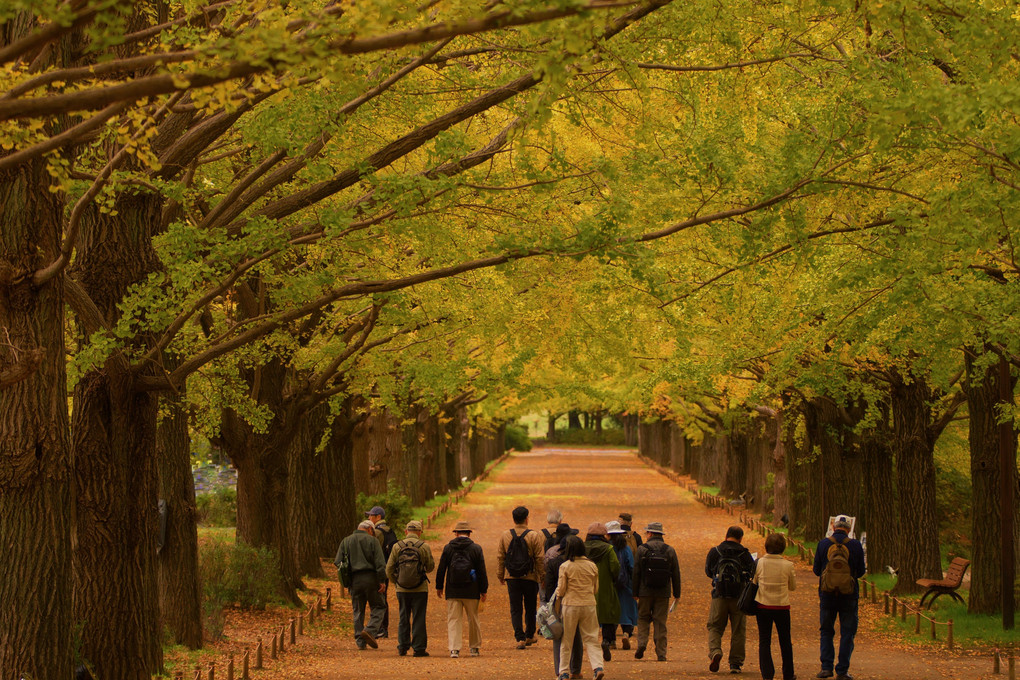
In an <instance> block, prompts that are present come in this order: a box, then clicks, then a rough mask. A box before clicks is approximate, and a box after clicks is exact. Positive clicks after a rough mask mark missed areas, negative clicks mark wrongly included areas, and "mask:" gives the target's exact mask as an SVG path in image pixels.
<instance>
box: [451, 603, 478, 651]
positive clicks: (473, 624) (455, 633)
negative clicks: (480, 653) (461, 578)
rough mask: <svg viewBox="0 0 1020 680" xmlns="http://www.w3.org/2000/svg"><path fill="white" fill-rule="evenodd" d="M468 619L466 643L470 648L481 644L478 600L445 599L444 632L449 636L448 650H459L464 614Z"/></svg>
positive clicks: (462, 634) (461, 640) (462, 637)
mask: <svg viewBox="0 0 1020 680" xmlns="http://www.w3.org/2000/svg"><path fill="white" fill-rule="evenodd" d="M465 615H467V620H468V643H469V646H470V648H471V649H472V650H478V649H479V648H480V647H481V646H482V628H481V626H479V625H478V600H461V599H456V600H447V601H446V632H447V634H448V635H449V638H450V651H451V652H452V651H454V650H458V651H459V650H460V648H461V643H462V642H463V641H464V616H465Z"/></svg>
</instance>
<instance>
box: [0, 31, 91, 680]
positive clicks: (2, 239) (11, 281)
mask: <svg viewBox="0 0 1020 680" xmlns="http://www.w3.org/2000/svg"><path fill="white" fill-rule="evenodd" d="M13 23H15V22H13V21H12V22H9V23H8V25H7V26H0V44H5V43H6V42H8V41H10V40H11V39H12V38H14V37H16V36H12V35H10V34H9V33H8V31H10V30H11V28H12V27H11V24H13ZM45 166H46V163H45V162H38V163H33V164H31V165H28V166H22V167H19V168H17V169H15V170H10V171H7V172H4V173H0V214H2V218H0V536H2V544H3V558H2V561H0V565H2V566H0V676H2V677H3V678H4V680H8V679H15V678H21V677H26V678H29V677H31V678H69V677H71V671H72V669H71V655H72V648H71V647H72V643H71V629H72V621H73V620H74V619H73V618H72V616H71V607H70V602H71V508H72V496H71V484H72V480H71V446H70V442H69V438H68V422H67V398H66V394H67V377H66V375H65V364H66V361H67V359H66V356H65V351H64V294H63V282H62V279H61V277H59V276H58V277H57V278H55V279H53V280H52V281H50V282H48V283H47V284H45V285H43V286H41V287H36V286H34V285H32V283H31V278H32V273H33V272H35V271H37V270H39V269H41V268H43V267H45V266H46V265H47V264H49V263H50V262H51V261H52V260H53V259H55V258H56V256H57V253H59V251H60V221H59V220H60V215H61V207H60V203H59V201H58V199H57V198H56V194H53V193H51V192H50V191H49V185H50V178H49V175H48V174H47V172H46V169H45ZM15 282H16V283H15Z"/></svg>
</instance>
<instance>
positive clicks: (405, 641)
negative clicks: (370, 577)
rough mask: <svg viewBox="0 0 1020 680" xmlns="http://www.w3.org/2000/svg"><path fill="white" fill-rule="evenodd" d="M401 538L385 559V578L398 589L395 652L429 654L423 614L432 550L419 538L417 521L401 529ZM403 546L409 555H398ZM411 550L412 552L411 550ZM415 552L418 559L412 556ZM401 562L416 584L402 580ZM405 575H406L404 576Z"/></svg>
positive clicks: (418, 654)
mask: <svg viewBox="0 0 1020 680" xmlns="http://www.w3.org/2000/svg"><path fill="white" fill-rule="evenodd" d="M404 532H405V534H406V536H405V538H404V540H402V541H397V543H396V544H395V545H394V546H393V550H391V551H390V558H389V560H388V561H387V562H386V577H387V578H388V579H389V580H390V581H391V582H392V583H393V585H394V586H395V588H396V590H397V606H398V607H399V608H400V621H399V623H398V624H397V654H399V655H400V656H405V655H406V654H407V650H408V648H411V649H414V655H415V656H428V655H429V653H428V652H427V651H426V650H425V648H426V647H427V646H428V642H429V639H428V631H427V630H426V628H425V613H426V610H427V609H428V604H429V579H428V576H427V574H430V573H431V572H432V570H433V569H435V568H436V561H435V560H434V559H433V558H432V549H431V548H429V546H428V544H427V543H425V541H423V540H421V532H422V525H421V522H419V521H418V520H416V519H415V520H411V521H410V522H408V523H407V527H406V528H405V530H404ZM406 548H410V551H408V554H407V555H405V556H403V558H401V554H402V553H403V552H404V550H405V549H406ZM411 551H413V552H411ZM415 553H417V558H416V559H412V558H414V557H415ZM401 562H404V564H405V565H406V566H405V567H404V571H405V572H408V571H414V572H416V573H415V574H414V575H413V577H411V578H412V580H418V579H420V580H418V584H417V585H413V586H412V585H411V583H408V582H404V583H402V582H401ZM404 578H405V579H406V578H408V576H407V575H405V576H404Z"/></svg>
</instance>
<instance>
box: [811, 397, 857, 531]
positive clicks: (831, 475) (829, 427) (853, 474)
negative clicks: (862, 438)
mask: <svg viewBox="0 0 1020 680" xmlns="http://www.w3.org/2000/svg"><path fill="white" fill-rule="evenodd" d="M804 415H805V419H806V423H807V431H808V437H809V438H810V442H811V445H812V446H813V447H814V448H815V449H816V450H817V451H818V455H819V459H820V460H821V475H822V488H821V495H822V498H821V513H822V514H821V515H820V516H819V517H817V518H814V519H810V518H809V521H818V522H821V523H822V524H823V526H824V525H826V524H827V522H828V518H829V517H832V516H833V515H850V516H852V517H856V516H857V515H858V514H859V512H860V507H861V461H860V458H859V457H858V456H857V453H856V452H855V451H854V448H853V445H852V443H851V436H852V427H853V426H852V424H850V423H847V422H846V421H845V419H844V417H843V415H842V414H841V412H840V409H839V407H838V405H837V404H836V403H835V402H833V401H832V400H831V399H828V398H824V397H819V398H816V399H811V400H809V401H807V402H805V404H804Z"/></svg>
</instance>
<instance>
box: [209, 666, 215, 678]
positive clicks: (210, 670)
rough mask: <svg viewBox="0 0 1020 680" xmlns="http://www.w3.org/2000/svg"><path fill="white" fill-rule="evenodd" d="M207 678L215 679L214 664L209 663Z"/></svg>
mask: <svg viewBox="0 0 1020 680" xmlns="http://www.w3.org/2000/svg"><path fill="white" fill-rule="evenodd" d="M209 680H216V664H214V663H211V664H209Z"/></svg>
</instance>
